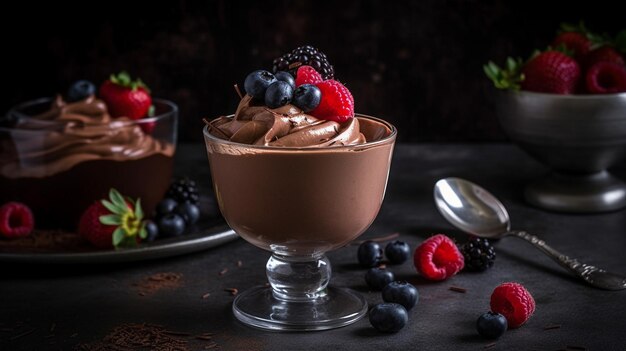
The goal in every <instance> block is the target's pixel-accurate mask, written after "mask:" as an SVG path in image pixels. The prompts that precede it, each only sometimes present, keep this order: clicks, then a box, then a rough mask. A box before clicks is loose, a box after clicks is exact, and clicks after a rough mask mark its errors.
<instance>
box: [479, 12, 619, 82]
mask: <svg viewBox="0 0 626 351" xmlns="http://www.w3.org/2000/svg"><path fill="white" fill-rule="evenodd" d="M625 52H626V31H622V32H621V33H620V34H618V36H617V37H616V38H614V39H611V38H609V37H608V36H606V35H604V36H600V35H597V34H594V33H592V32H590V31H589V30H587V28H585V26H584V24H583V23H581V24H579V25H576V26H574V25H568V24H563V25H562V26H561V31H560V32H559V33H558V34H557V35H556V37H555V38H554V40H553V41H552V43H551V45H550V46H549V47H548V49H547V50H545V51H543V52H540V51H537V52H535V53H534V54H533V55H532V56H531V58H530V59H528V60H527V61H523V60H522V59H513V58H508V59H507V62H506V67H504V68H500V67H498V66H497V65H496V64H494V63H493V62H489V63H488V64H486V65H485V66H484V71H485V74H486V75H487V77H489V78H490V79H491V80H492V81H493V82H494V85H495V86H496V87H497V88H500V89H512V90H519V89H521V90H527V91H534V92H540V93H553V94H613V93H621V92H626V63H625V60H624V53H625Z"/></svg>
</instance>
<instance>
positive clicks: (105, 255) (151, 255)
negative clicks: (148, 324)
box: [0, 221, 239, 264]
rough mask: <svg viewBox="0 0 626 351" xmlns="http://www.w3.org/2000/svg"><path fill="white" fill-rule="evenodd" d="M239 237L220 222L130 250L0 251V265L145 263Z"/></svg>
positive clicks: (213, 245) (220, 243)
mask: <svg viewBox="0 0 626 351" xmlns="http://www.w3.org/2000/svg"><path fill="white" fill-rule="evenodd" d="M207 224H208V223H207ZM203 227H204V229H203ZM238 237H239V236H238V235H237V234H235V232H234V231H233V230H232V229H230V228H229V227H228V226H227V225H225V224H224V222H223V221H220V222H219V223H213V224H212V225H210V226H203V225H201V226H198V227H197V228H195V230H193V232H192V233H191V234H187V235H183V236H180V237H177V238H168V239H158V240H155V241H154V242H151V243H143V244H141V245H139V246H137V247H135V248H128V249H117V250H100V251H93V250H82V251H73V250H67V251H41V250H39V251H38V250H29V249H28V248H26V249H20V250H19V251H18V250H14V251H12V252H9V251H8V250H6V249H5V250H4V251H0V262H16V263H37V264H41V263H64V264H73V263H117V262H132V261H143V260H151V259H157V258H163V257H169V256H177V255H182V254H187V253H191V252H196V251H201V250H206V249H208V248H211V247H215V246H218V245H222V244H224V243H227V242H229V241H232V240H234V239H236V238H238Z"/></svg>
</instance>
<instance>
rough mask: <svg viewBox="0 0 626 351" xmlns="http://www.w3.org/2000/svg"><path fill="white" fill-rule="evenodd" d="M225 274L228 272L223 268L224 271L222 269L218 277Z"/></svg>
mask: <svg viewBox="0 0 626 351" xmlns="http://www.w3.org/2000/svg"><path fill="white" fill-rule="evenodd" d="M227 272H228V268H224V269H222V270H221V271H220V272H219V273H218V274H219V275H224V274H226V273H227Z"/></svg>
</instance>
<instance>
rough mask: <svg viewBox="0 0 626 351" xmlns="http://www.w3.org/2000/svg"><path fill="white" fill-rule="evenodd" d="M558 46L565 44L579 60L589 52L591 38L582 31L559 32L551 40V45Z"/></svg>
mask: <svg viewBox="0 0 626 351" xmlns="http://www.w3.org/2000/svg"><path fill="white" fill-rule="evenodd" d="M559 46H565V48H566V49H567V50H570V51H572V53H573V56H574V57H575V58H576V59H577V60H580V59H582V58H583V57H585V55H587V53H588V52H589V49H590V48H591V40H589V38H587V36H586V35H584V34H582V33H578V32H561V33H560V34H559V35H557V36H556V38H554V41H553V42H552V47H554V48H558V47H559Z"/></svg>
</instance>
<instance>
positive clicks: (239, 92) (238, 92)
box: [233, 84, 243, 99]
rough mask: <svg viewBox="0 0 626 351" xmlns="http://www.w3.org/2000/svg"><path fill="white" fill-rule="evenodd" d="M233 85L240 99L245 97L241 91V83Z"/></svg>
mask: <svg viewBox="0 0 626 351" xmlns="http://www.w3.org/2000/svg"><path fill="white" fill-rule="evenodd" d="M233 87H234V88H235V91H236V92H237V95H239V99H243V94H242V93H241V90H239V85H237V84H235V85H233Z"/></svg>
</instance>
